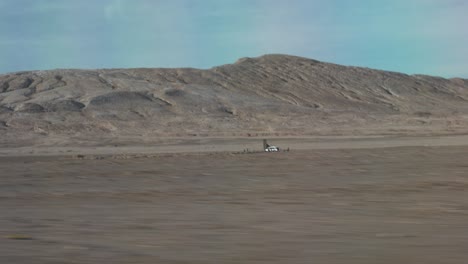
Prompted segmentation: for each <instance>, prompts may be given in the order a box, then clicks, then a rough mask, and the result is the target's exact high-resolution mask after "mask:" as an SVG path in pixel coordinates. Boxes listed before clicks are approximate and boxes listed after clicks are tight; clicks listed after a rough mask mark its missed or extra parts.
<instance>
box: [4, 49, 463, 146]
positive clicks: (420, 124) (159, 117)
mask: <svg viewBox="0 0 468 264" xmlns="http://www.w3.org/2000/svg"><path fill="white" fill-rule="evenodd" d="M466 131H468V80H466V79H458V78H457V79H444V78H439V77H431V76H423V75H406V74H401V73H395V72H387V71H380V70H373V69H368V68H360V67H346V66H341V65H336V64H330V63H324V62H319V61H316V60H311V59H306V58H300V57H294V56H287V55H265V56H262V57H258V58H244V59H240V60H238V61H237V62H235V63H234V64H228V65H222V66H219V67H214V68H211V69H208V70H200V69H191V68H181V69H105V70H50V71H30V72H19V73H11V74H5V75H0V133H1V134H2V140H1V143H2V144H3V145H4V146H5V145H14V144H15V142H20V141H21V142H35V143H37V142H53V139H54V138H81V139H86V138H88V139H90V140H91V139H92V140H95V139H101V138H111V137H123V138H124V137H128V138H139V137H187V136H199V137H203V136H265V135H269V136H305V135H368V134H373V135H376V134H379V135H380V134H411V133H414V134H434V133H436V134H437V133H444V134H445V133H464V132H466ZM25 144H26V143H25Z"/></svg>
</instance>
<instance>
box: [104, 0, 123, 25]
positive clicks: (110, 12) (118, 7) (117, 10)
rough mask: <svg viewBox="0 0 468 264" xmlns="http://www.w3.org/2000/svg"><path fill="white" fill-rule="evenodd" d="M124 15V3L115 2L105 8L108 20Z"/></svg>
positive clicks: (118, 0) (119, 0)
mask: <svg viewBox="0 0 468 264" xmlns="http://www.w3.org/2000/svg"><path fill="white" fill-rule="evenodd" d="M123 14H124V1H123V0H113V1H111V2H110V3H109V4H108V5H106V6H105V7H104V16H105V18H106V19H107V20H112V19H114V18H115V17H118V16H122V15H123Z"/></svg>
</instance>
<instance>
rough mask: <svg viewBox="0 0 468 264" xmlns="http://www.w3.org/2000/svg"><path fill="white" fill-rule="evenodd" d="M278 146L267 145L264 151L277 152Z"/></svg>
mask: <svg viewBox="0 0 468 264" xmlns="http://www.w3.org/2000/svg"><path fill="white" fill-rule="evenodd" d="M278 151H279V148H278V147H276V146H269V147H268V148H266V149H265V152H278Z"/></svg>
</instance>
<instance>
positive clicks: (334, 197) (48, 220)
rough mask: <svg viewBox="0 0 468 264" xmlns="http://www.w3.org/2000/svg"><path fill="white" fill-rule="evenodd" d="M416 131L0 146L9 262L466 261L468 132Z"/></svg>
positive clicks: (4, 250)
mask: <svg viewBox="0 0 468 264" xmlns="http://www.w3.org/2000/svg"><path fill="white" fill-rule="evenodd" d="M408 140H409V139H378V138H374V139H365V140H363V139H353V140H350V139H347V140H345V139H341V141H340V142H341V143H342V146H344V148H343V149H339V148H338V145H339V144H338V143H336V142H335V143H334V144H335V145H334V146H335V147H332V148H331V149H326V147H323V145H321V146H322V147H323V148H322V149H313V147H311V146H312V145H313V144H314V140H312V139H309V140H308V141H306V145H305V146H303V148H304V149H302V150H300V149H298V148H297V149H294V148H293V149H292V151H291V152H281V153H275V154H268V153H258V154H232V153H228V152H224V153H209V152H207V153H177V154H176V153H173V154H157V155H156V154H155V155H128V156H121V155H120V156H119V155H101V156H92V155H91V156H85V158H83V159H77V158H76V156H74V154H73V155H70V156H64V155H63V156H51V155H49V156H47V155H37V156H32V157H28V156H25V155H23V156H21V157H13V156H11V155H10V156H3V157H0V171H1V175H2V176H1V179H2V180H1V183H0V208H1V209H2V213H1V215H0V256H1V259H2V261H1V262H2V263H14V264H16V263H18V264H20V263H21V264H23V263H27V264H29V263H38V264H39V263H41V264H42V263H44V264H45V263H47V264H49V263H52V264H54V263H200V264H201V263H293V264H294V263H304V264H305V263H327V264H334V263H356V264H358V263H359V264H365V263H369V264H387V263H388V264H393V263H425V264H436V263H437V264H439V263H444V264H453V263H457V264H462V263H463V264H464V263H466V261H467V259H468V253H467V252H466V249H467V248H468V236H467V234H468V222H467V219H468V196H467V195H466V193H467V191H468V176H467V175H468V174H467V168H468V161H467V159H466V157H467V156H468V147H465V146H458V147H457V146H453V145H454V144H455V143H456V142H457V141H458V142H459V143H460V142H463V141H464V142H467V140H466V138H464V137H460V138H445V139H439V140H441V141H439V143H440V144H439V146H431V147H424V146H422V145H425V143H424V142H426V143H428V142H429V143H430V142H437V139H435V138H431V139H427V138H426V139H412V141H409V142H410V143H411V144H409V145H413V146H406V147H405V146H403V145H404V144H403V143H402V142H408ZM315 141H317V140H316V139H315ZM330 141H332V140H330ZM320 142H322V143H320ZM320 142H315V144H319V145H320V144H329V145H328V146H331V145H330V144H332V143H331V142H328V143H327V141H326V140H325V141H323V140H322V141H320ZM369 142H373V143H372V144H371V143H369ZM378 142H381V144H382V145H379V143H378ZM392 142H393V143H392ZM395 142H396V143H398V144H396V143H395ZM421 142H422V144H421ZM443 142H445V143H447V142H453V144H448V145H452V146H442V145H444V144H443ZM429 143H428V144H429ZM213 144H214V145H216V143H213ZM281 144H289V145H291V146H293V145H294V146H299V145H300V143H299V142H298V141H295V140H289V141H287V140H285V139H283V141H282V142H281ZM307 144H308V145H307ZM353 144H354V145H353ZM366 144H367V145H366ZM388 144H390V145H388ZM391 144H396V145H395V146H394V147H391V148H388V146H391ZM418 144H419V145H421V146H417V145H418ZM234 145H235V144H234ZM429 145H430V144H429ZM239 146H240V145H239ZM306 146H309V147H311V148H310V149H308V150H307V149H305V148H307V147H306ZM369 146H371V147H372V146H374V147H372V148H367V147H369ZM376 146H377V147H376ZM378 146H383V147H385V146H386V147H387V148H378ZM98 150H99V149H98ZM81 151H83V149H81ZM153 151H154V149H153ZM10 154H11V153H10ZM101 154H105V153H103V152H101ZM87 157H90V159H87ZM95 158H97V159H95Z"/></svg>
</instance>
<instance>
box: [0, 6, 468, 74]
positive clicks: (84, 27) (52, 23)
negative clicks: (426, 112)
mask: <svg viewBox="0 0 468 264" xmlns="http://www.w3.org/2000/svg"><path fill="white" fill-rule="evenodd" d="M467 14H468V1H465V0H0V73H7V72H15V71H23V70H45V69H57V68H88V69H96V68H134V67H194V68H210V67H213V66H217V65H222V64H227V63H233V62H235V61H236V60H237V59H239V58H242V57H257V56H261V55H263V54H270V53H275V54H290V55H296V56H302V57H307V58H311V59H316V60H321V61H326V62H333V63H338V64H343V65H353V66H363V67H369V68H376V69H383V70H389V71H398V72H403V73H408V74H415V73H420V74H430V75H436V76H442V77H447V78H449V77H463V78H468V26H467V25H468V15H467Z"/></svg>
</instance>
